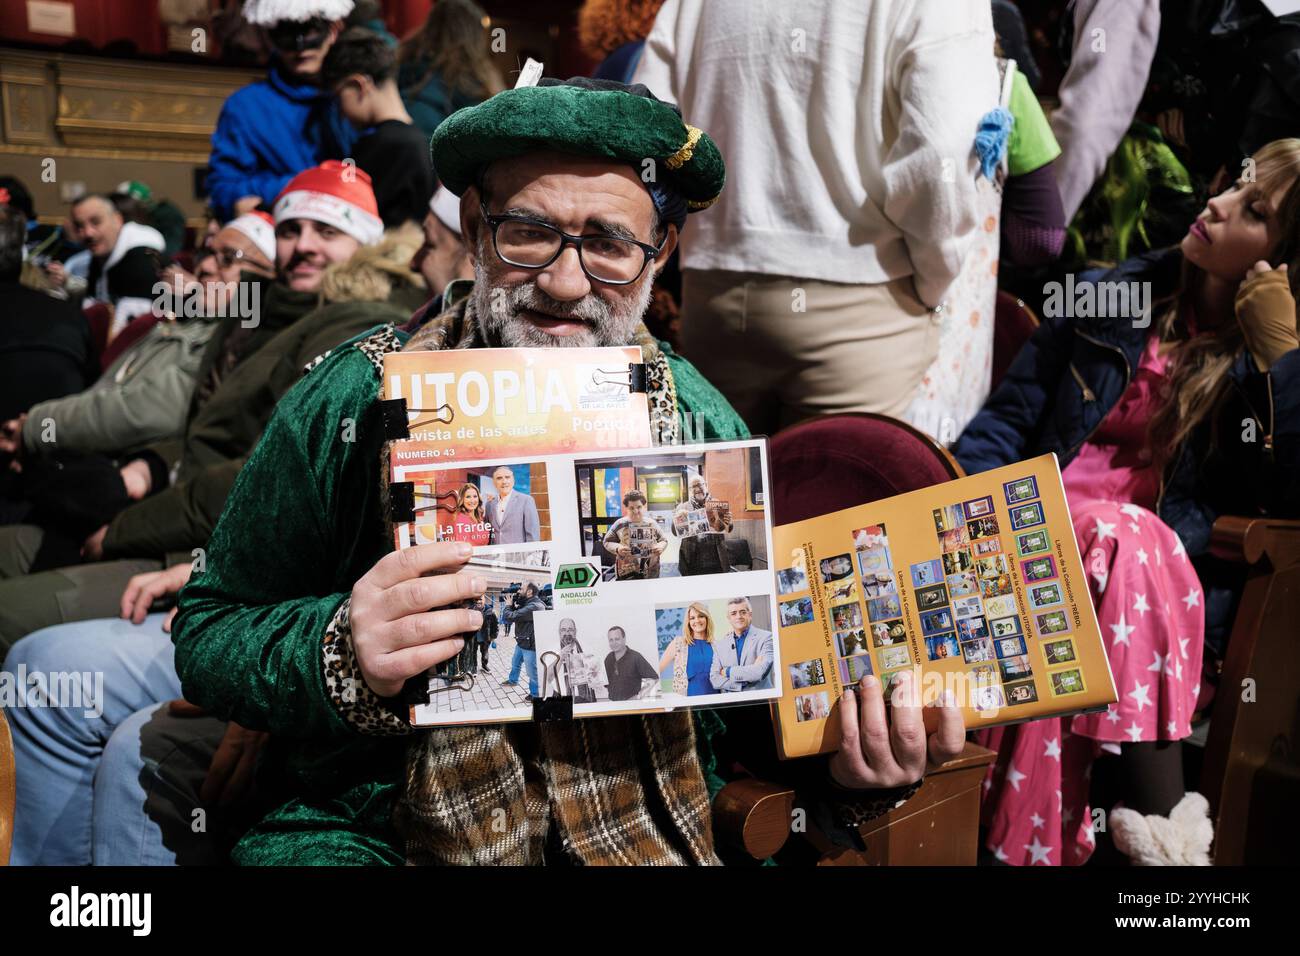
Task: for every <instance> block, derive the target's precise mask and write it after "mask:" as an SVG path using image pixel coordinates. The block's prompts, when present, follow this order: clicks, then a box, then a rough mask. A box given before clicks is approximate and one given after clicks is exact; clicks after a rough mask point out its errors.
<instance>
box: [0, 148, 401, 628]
mask: <svg viewBox="0 0 1300 956" xmlns="http://www.w3.org/2000/svg"><path fill="white" fill-rule="evenodd" d="M368 180H369V177H367V176H366V175H365V173H364V172H361V171H359V170H350V169H348V167H346V166H344V165H343V164H342V163H339V162H337V161H334V160H330V161H327V162H326V163H323V164H322V165H321V166H320V167H317V168H316V169H310V170H307V171H305V172H303V173H301V174H299V175H298V176H297V177H295V178H294V180H293V181H292V182H291V183H290V184H289V187H287V188H286V189H285V192H284V193H283V194H282V195H281V196H280V197H279V199H278V200H277V202H276V207H275V208H276V215H275V218H276V236H277V238H276V243H277V265H278V275H279V278H278V279H277V281H276V282H273V283H268V284H267V286H266V287H265V289H264V291H263V292H262V294H261V296H260V298H261V301H260V310H259V312H258V321H257V323H256V324H254V325H251V326H250V325H249V323H247V322H246V321H245V320H244V319H242V318H240V317H239V316H233V317H227V318H226V319H223V320H221V323H220V325H219V327H218V330H217V332H216V333H215V334H214V335H213V336H212V338H211V339H210V340H209V342H208V346H207V349H206V351H205V354H204V357H203V360H202V362H201V365H200V369H199V374H198V379H197V382H196V385H195V388H194V396H193V398H192V400H191V404H190V411H189V415H188V418H187V421H186V428H185V433H184V436H183V438H182V439H181V440H180V441H172V442H163V443H158V444H156V445H153V446H150V447H149V448H147V449H144V450H143V451H141V452H140V453H138V455H136V456H135V457H134V458H132V459H131V460H129V461H128V462H127V463H126V464H125V465H124V466H123V467H122V470H121V474H122V478H123V481H124V483H125V485H126V488H127V489H128V491H129V493H130V494H131V496H132V498H138V499H139V500H134V501H133V502H132V503H130V504H129V506H128V507H126V508H125V509H124V510H121V511H120V512H118V513H116V515H115V516H113V517H111V520H108V521H107V523H105V524H103V525H102V526H100V527H98V528H91V530H90V531H88V532H87V535H88V536H87V537H86V539H85V543H84V545H82V549H81V550H82V555H83V558H84V562H83V563H81V564H79V565H75V566H74V565H72V563H71V562H70V561H65V562H63V565H64V566H59V565H58V564H50V565H47V567H54V568H58V570H52V571H44V572H43V573H41V574H26V573H25V572H27V571H28V570H30V569H31V566H32V565H31V562H32V560H33V556H34V554H35V553H36V552H37V550H38V549H39V547H40V540H39V529H32V528H30V527H26V526H20V527H10V528H0V578H7V579H8V580H0V646H8V645H9V644H11V643H12V642H13V641H14V640H17V639H18V638H20V637H23V636H24V635H26V634H29V633H31V632H32V631H35V630H37V629H38V628H41V627H48V626H50V625H52V624H57V623H60V622H64V621H69V620H83V619H85V618H89V617H104V616H107V615H111V614H115V613H116V612H117V609H118V603H119V600H120V596H121V593H122V589H123V587H125V586H126V584H127V582H128V581H129V580H130V578H131V577H132V576H133V575H135V574H139V573H142V572H146V571H157V570H159V569H160V568H161V567H162V566H163V561H164V556H165V555H168V554H176V553H177V552H182V553H183V555H184V560H185V561H186V562H187V563H188V562H189V561H191V560H193V555H192V554H191V552H192V550H193V549H195V548H202V547H203V546H204V545H205V544H206V542H207V538H208V535H209V533H210V532H211V530H212V527H213V526H214V525H215V523H216V519H217V517H218V515H219V514H220V513H221V508H222V505H223V504H224V502H225V498H226V494H227V493H228V492H229V490H230V486H231V485H232V484H233V483H234V480H235V478H236V476H237V475H238V473H239V469H240V467H241V465H242V464H243V461H244V459H245V458H246V457H247V455H248V453H249V452H250V451H251V450H252V448H253V446H254V445H255V444H256V443H257V438H258V436H259V435H260V434H261V431H262V429H263V428H264V427H265V424H266V421H267V419H268V418H269V417H270V415H271V411H272V410H273V408H274V406H275V403H276V401H277V400H278V399H279V397H280V396H281V395H282V394H284V392H286V391H288V389H289V388H290V386H292V385H293V384H294V383H295V382H296V381H297V380H298V378H299V377H301V374H302V370H303V367H304V365H306V364H307V363H308V362H310V361H312V360H313V359H314V358H316V357H318V356H320V355H321V354H322V353H324V352H326V351H328V350H329V349H331V348H333V347H334V346H336V345H338V344H339V343H341V342H344V341H346V340H347V339H349V338H351V337H352V336H353V335H355V334H357V333H358V332H359V331H364V330H365V329H367V328H370V327H372V326H374V325H375V323H376V322H391V321H400V320H404V319H405V318H406V317H407V316H409V314H410V309H411V308H412V307H414V306H415V305H417V304H419V303H421V302H423V301H424V299H425V297H426V292H425V290H424V285H423V283H422V282H421V281H420V279H419V277H418V276H417V275H415V274H414V273H412V272H411V271H410V270H409V269H408V268H407V263H409V261H410V258H411V257H412V255H413V254H414V252H415V248H416V242H415V236H416V235H417V233H416V231H415V230H414V229H411V230H408V232H407V233H406V235H405V236H403V235H400V234H399V235H394V236H390V237H388V238H386V239H384V241H383V242H379V240H380V239H381V237H382V236H383V227H382V224H381V223H380V221H379V217H378V215H377V214H376V210H375V202H374V194H373V193H372V192H371V190H370V185H369V181H368ZM376 243H378V244H376ZM363 246H364V247H365V248H362V247H363ZM331 267H333V268H331ZM327 270H328V272H327ZM245 278H246V279H248V280H249V281H255V279H254V277H252V276H251V275H245ZM322 298H323V299H324V300H325V302H326V303H327V305H326V306H325V307H323V308H318V306H320V304H321V300H322ZM390 298H391V299H393V300H394V301H393V303H392V304H391V305H385V304H383V303H384V302H385V301H386V300H389V299H390ZM308 315H310V316H311V320H310V321H307V322H303V321H302V320H303V319H304V318H305V317H307V316H308ZM339 427H340V429H342V428H343V427H344V426H343V425H340V426H339ZM340 434H342V432H340ZM105 559H108V560H105ZM73 594H75V595H76V599H75V600H73V599H72V595H73Z"/></svg>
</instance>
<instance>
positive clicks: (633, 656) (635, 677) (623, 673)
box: [605, 624, 659, 700]
mask: <svg viewBox="0 0 1300 956" xmlns="http://www.w3.org/2000/svg"><path fill="white" fill-rule="evenodd" d="M605 639H606V640H607V641H609V653H608V654H606V655H605V681H606V684H607V686H608V687H609V699H610V700H636V699H637V698H638V697H640V696H641V695H642V694H644V693H645V692H646V691H647V690H649V689H650V688H651V687H653V686H654V685H655V684H657V683H659V673H658V671H656V670H655V669H654V668H653V667H652V666H650V662H649V661H648V660H646V659H645V658H644V657H642V656H641V655H640V654H639V653H637V652H636V651H634V650H632V648H630V647H628V646H627V631H625V630H623V628H621V627H619V626H618V625H617V624H616V625H614V626H613V627H611V628H610V629H609V631H608V632H606V634H605Z"/></svg>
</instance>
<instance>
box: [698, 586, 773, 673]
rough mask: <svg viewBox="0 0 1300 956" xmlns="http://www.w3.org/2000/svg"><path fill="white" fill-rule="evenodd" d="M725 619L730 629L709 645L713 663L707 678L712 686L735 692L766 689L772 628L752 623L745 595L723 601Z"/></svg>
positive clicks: (771, 655)
mask: <svg viewBox="0 0 1300 956" xmlns="http://www.w3.org/2000/svg"><path fill="white" fill-rule="evenodd" d="M727 620H728V621H729V622H730V623H731V630H730V631H728V632H727V633H726V634H723V635H721V636H720V637H719V638H718V639H717V641H715V642H714V645H713V664H712V666H711V667H710V668H709V680H710V681H711V682H712V684H713V687H714V689H715V690H720V691H723V692H725V693H735V692H737V691H745V690H767V689H769V688H770V687H771V686H772V664H773V663H774V661H775V660H776V658H775V655H774V654H773V652H772V632H771V631H765V630H763V629H762V628H761V627H755V626H754V606H753V605H752V604H751V603H750V602H749V598H745V597H740V598H732V599H731V600H730V601H728V602H727Z"/></svg>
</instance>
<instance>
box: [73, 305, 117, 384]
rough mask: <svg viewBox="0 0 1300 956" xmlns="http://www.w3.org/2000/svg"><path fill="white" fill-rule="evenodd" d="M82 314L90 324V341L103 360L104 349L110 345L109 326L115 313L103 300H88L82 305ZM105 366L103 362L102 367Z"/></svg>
mask: <svg viewBox="0 0 1300 956" xmlns="http://www.w3.org/2000/svg"><path fill="white" fill-rule="evenodd" d="M81 314H82V315H84V316H85V317H86V324H87V325H89V326H90V342H91V346H92V347H93V348H94V349H95V355H96V356H99V358H100V360H101V363H102V361H103V355H104V349H105V348H106V347H107V345H108V327H109V325H111V324H112V322H113V313H112V311H111V310H110V309H109V308H108V306H106V305H105V304H104V303H103V302H88V303H86V304H85V305H83V306H82V307H81ZM103 367H104V366H103V365H102V364H101V365H100V368H103Z"/></svg>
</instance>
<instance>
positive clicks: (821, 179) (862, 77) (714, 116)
mask: <svg viewBox="0 0 1300 956" xmlns="http://www.w3.org/2000/svg"><path fill="white" fill-rule="evenodd" d="M792 37H797V38H799V39H798V41H797V42H794V41H792V40H791V38H792ZM993 42H994V37H993V20H992V14H991V12H990V8H989V4H988V3H958V4H946V3H910V2H900V0H859V2H854V3H840V2H837V0H803V2H800V3H797V4H792V3H789V2H787V0H707V2H706V0H667V2H666V3H665V4H664V5H663V7H662V8H661V9H660V10H659V15H658V17H657V18H656V20H655V26H654V30H652V31H651V33H650V36H649V37H647V38H646V45H645V50H644V52H643V53H642V56H641V63H640V65H639V66H638V67H637V71H636V82H638V83H644V84H645V85H646V86H647V87H649V88H650V89H651V90H652V91H654V92H655V93H656V94H657V95H660V96H665V97H669V98H675V99H676V100H677V101H678V102H679V103H680V104H681V106H682V109H683V110H684V111H686V112H687V113H688V114H690V115H692V116H693V117H694V118H695V121H696V122H697V123H699V124H700V125H701V126H705V127H707V128H709V129H713V130H715V135H717V136H718V144H719V147H720V148H721V149H722V151H723V152H724V153H725V154H726V155H727V156H728V157H729V159H730V162H731V166H732V171H733V182H734V184H735V185H734V187H733V188H732V189H730V190H728V191H727V192H726V193H725V194H723V196H722V197H721V198H720V200H719V202H718V208H717V210H716V211H715V212H714V215H713V216H712V218H711V221H710V222H709V223H706V224H704V226H703V228H702V229H701V230H700V232H699V234H698V235H696V236H694V237H693V238H692V240H691V242H690V243H688V244H686V246H685V247H684V249H683V251H682V349H683V351H684V352H685V354H686V355H687V356H688V357H690V358H691V360H692V361H694V362H696V363H697V364H698V365H699V367H700V370H701V371H702V372H703V373H704V374H705V375H707V376H708V377H709V379H710V380H711V381H712V382H713V383H714V384H715V385H717V386H718V388H719V389H720V390H721V391H722V393H723V394H724V395H726V396H727V398H728V399H729V400H730V401H731V402H732V404H733V405H735V407H736V410H737V411H738V412H739V413H740V415H741V417H742V418H743V419H744V420H745V421H746V422H747V423H748V424H749V426H750V427H751V428H752V429H753V430H754V431H756V432H761V433H764V434H769V435H770V434H773V433H774V432H775V431H776V430H777V429H779V428H781V427H783V426H785V425H789V424H792V423H793V422H797V421H800V420H802V419H804V418H807V417H809V416H811V415H818V414H829V413H834V412H879V413H883V414H886V415H893V416H895V417H897V416H898V415H900V414H901V413H902V412H903V411H904V410H905V409H906V408H907V406H908V404H909V403H910V402H911V399H912V395H913V393H914V392H915V391H916V388H917V386H918V385H920V383H921V379H922V377H923V376H924V374H925V371H926V370H927V369H928V368H929V367H930V364H931V362H932V361H933V359H934V357H935V355H936V354H938V349H939V341H940V321H941V315H942V313H941V311H940V307H941V306H943V304H944V302H945V300H946V299H947V297H948V290H949V287H950V286H951V285H952V283H953V281H954V280H955V279H956V278H957V274H958V272H959V271H960V269H961V265H962V262H963V261H964V258H965V256H966V254H967V251H968V249H969V248H970V246H971V244H972V240H973V239H974V238H975V232H976V229H977V227H978V225H979V224H980V216H979V215H978V213H979V204H978V202H977V197H976V187H975V172H976V160H975V152H974V149H973V148H972V147H973V143H974V137H975V133H976V130H977V129H978V127H979V122H980V118H981V117H982V116H984V114H985V113H987V112H988V111H989V110H990V109H992V108H993V107H994V106H995V105H996V104H997V88H996V79H995V71H994V67H993ZM801 45H803V46H806V50H801V49H799V47H800V46H801ZM882 117H884V118H887V119H885V120H882ZM773 369H779V370H780V371H781V374H779V375H774V374H772V371H773Z"/></svg>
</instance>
